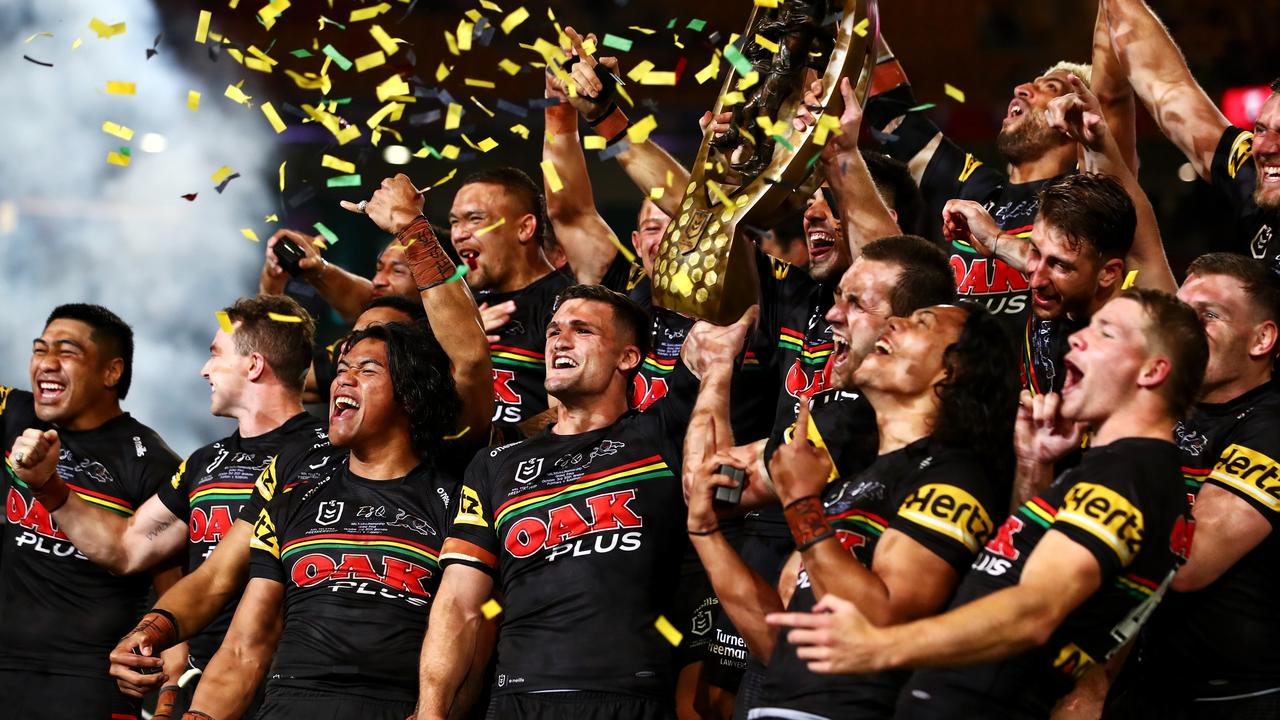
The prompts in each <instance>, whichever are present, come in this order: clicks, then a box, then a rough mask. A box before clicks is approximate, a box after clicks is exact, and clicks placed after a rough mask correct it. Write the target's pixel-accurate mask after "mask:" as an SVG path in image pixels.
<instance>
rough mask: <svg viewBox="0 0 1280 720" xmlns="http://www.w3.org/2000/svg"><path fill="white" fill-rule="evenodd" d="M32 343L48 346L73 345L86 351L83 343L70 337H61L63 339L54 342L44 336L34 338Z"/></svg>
mask: <svg viewBox="0 0 1280 720" xmlns="http://www.w3.org/2000/svg"><path fill="white" fill-rule="evenodd" d="M31 344H32V345H37V344H39V345H44V346H46V347H48V346H50V345H70V346H71V347H73V348H75V349H77V350H79V351H81V352H84V346H83V345H81V344H80V343H78V342H76V341H75V340H72V339H70V338H63V339H61V340H54V341H53V342H49V341H48V340H45V339H44V338H36V339H34V340H32V341H31Z"/></svg>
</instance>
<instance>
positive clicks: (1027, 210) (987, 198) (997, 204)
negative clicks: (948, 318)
mask: <svg viewBox="0 0 1280 720" xmlns="http://www.w3.org/2000/svg"><path fill="white" fill-rule="evenodd" d="M907 123H913V124H918V125H922V127H923V128H924V129H923V131H921V130H920V129H915V128H913V129H912V131H903V130H902V129H900V130H898V131H895V133H898V134H902V135H914V134H916V133H918V136H919V137H922V138H923V137H926V136H927V137H929V138H932V137H933V136H934V135H937V134H938V133H939V132H941V130H939V129H938V128H937V126H936V125H934V124H933V122H932V121H930V120H929V119H928V118H926V117H925V116H924V115H923V114H922V113H919V112H912V113H907V115H906V117H905V119H904V120H903V125H906V124H907ZM919 150H920V148H919V147H916V146H914V145H913V144H911V143H902V142H894V141H892V140H891V141H889V142H886V143H884V151H885V152H886V153H888V154H889V155H890V156H891V157H894V158H897V159H899V160H901V161H903V162H909V161H910V160H911V158H912V156H914V155H915V154H916V153H917V152H919ZM1057 179H1058V178H1050V179H1047V180H1037V181H1034V182H1028V183H1012V182H1009V178H1008V176H1007V175H1005V174H1004V173H1003V172H1001V171H1000V170H998V169H996V168H994V167H992V166H991V165H988V164H986V163H984V162H982V161H981V160H979V159H977V158H976V157H974V156H973V154H971V153H967V152H965V151H964V150H962V149H961V148H960V147H959V146H958V145H956V144H955V143H954V142H952V141H951V140H950V139H948V138H946V137H945V136H944V137H943V138H942V142H941V143H939V145H938V147H937V150H936V151H934V153H933V157H932V158H930V160H929V164H928V165H927V166H925V169H924V173H923V174H922V175H921V176H920V192H921V194H922V195H923V196H924V201H925V207H926V216H927V217H928V218H929V223H930V225H929V227H930V234H931V237H934V238H935V239H939V240H940V239H941V218H942V208H943V207H944V206H945V205H946V204H947V201H948V200H951V199H952V198H958V199H961V200H973V201H974V202H977V203H979V204H981V205H982V206H983V207H984V208H986V209H987V212H989V213H991V217H992V218H994V219H995V221H996V224H997V225H999V226H1000V229H1001V230H1004V231H1005V232H1007V233H1010V234H1012V235H1016V236H1018V237H1022V238H1027V237H1030V236H1031V226H1032V224H1034V222H1035V219H1036V212H1037V211H1038V210H1039V207H1040V201H1039V197H1038V193H1039V192H1040V189H1041V188H1042V187H1044V186H1045V185H1047V184H1049V183H1051V182H1053V181H1054V180H1057ZM950 245H951V246H950V248H948V250H949V251H950V253H951V269H952V270H953V271H954V272H955V274H956V292H957V293H958V294H959V295H960V296H961V298H962V299H967V300H975V301H977V302H980V303H982V304H983V305H986V306H987V309H989V310H990V311H991V312H992V313H994V314H995V316H996V317H997V318H999V319H1000V320H1001V321H1003V322H1004V323H1005V328H1006V329H1007V330H1008V332H1009V337H1018V336H1019V335H1020V334H1021V333H1022V331H1023V330H1024V329H1025V328H1024V323H1025V321H1026V316H1027V312H1028V311H1029V309H1030V302H1031V300H1030V297H1029V296H1030V287H1031V286H1030V284H1029V283H1028V281H1027V276H1026V275H1023V274H1022V273H1021V272H1019V271H1018V270H1015V269H1014V268H1012V267H1009V265H1007V264H1006V263H1005V262H1004V261H1003V260H998V259H996V258H988V257H983V256H982V255H981V254H980V253H979V252H978V251H977V250H975V249H974V248H973V247H972V246H971V245H969V244H968V243H964V242H958V241H957V242H951V243H950Z"/></svg>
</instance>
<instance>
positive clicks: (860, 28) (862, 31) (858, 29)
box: [853, 18, 871, 37]
mask: <svg viewBox="0 0 1280 720" xmlns="http://www.w3.org/2000/svg"><path fill="white" fill-rule="evenodd" d="M870 27H871V18H862V20H860V21H858V24H857V25H854V26H853V31H854V32H855V33H857V35H858V37H866V36H867V30H868V29H869V28H870Z"/></svg>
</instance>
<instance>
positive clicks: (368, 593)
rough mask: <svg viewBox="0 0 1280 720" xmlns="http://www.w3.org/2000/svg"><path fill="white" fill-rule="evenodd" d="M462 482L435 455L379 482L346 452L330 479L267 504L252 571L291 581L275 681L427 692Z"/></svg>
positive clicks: (351, 690) (392, 693)
mask: <svg viewBox="0 0 1280 720" xmlns="http://www.w3.org/2000/svg"><path fill="white" fill-rule="evenodd" d="M285 480H286V483H287V482H289V481H291V480H295V478H292V477H289V478H286V479H285ZM457 491H458V482H457V481H456V480H454V479H452V478H450V477H448V476H447V475H444V474H442V473H440V472H438V471H436V470H435V469H433V467H432V466H431V465H430V464H427V463H424V464H422V465H419V466H418V467H416V468H414V470H413V471H412V472H410V473H409V474H408V475H406V476H405V477H402V478H397V479H394V480H369V479H366V478H363V477H360V476H358V475H356V474H355V473H353V472H352V471H351V469H350V467H349V465H348V462H347V457H346V456H345V454H343V455H338V456H336V457H335V458H334V461H333V462H330V463H329V464H328V469H327V472H326V473H325V474H324V476H323V477H320V478H317V479H313V480H310V481H306V482H305V484H303V485H299V486H297V487H296V489H295V490H294V491H293V492H288V493H283V494H280V495H279V496H277V497H275V498H274V499H272V500H271V501H270V502H269V503H268V504H267V506H266V507H265V508H263V509H261V510H260V511H259V514H258V520H257V522H256V524H255V525H254V531H253V539H252V541H251V542H250V565H249V567H250V570H249V574H250V577H251V578H263V579H266V580H270V581H272V582H277V583H281V584H282V585H284V631H283V633H282V634H281V636H280V644H279V646H278V648H277V649H276V654H275V661H274V664H273V665H272V668H271V673H270V675H269V677H268V684H269V687H275V688H294V689H300V690H311V691H328V692H339V693H343V694H348V695H362V696H366V697H372V698H377V699H390V700H400V701H406V702H413V701H414V700H415V699H416V698H417V692H418V672H417V670H418V656H419V654H420V652H421V650H422V638H423V635H424V633H425V632H426V627H427V616H428V615H429V614H430V612H431V601H432V598H433V597H434V596H435V593H436V589H437V588H438V587H439V584H440V567H439V556H440V545H441V543H442V542H443V541H444V538H445V537H446V536H447V534H448V531H449V517H450V515H451V508H452V505H453V504H454V501H455V500H456V496H457Z"/></svg>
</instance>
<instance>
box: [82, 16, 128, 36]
mask: <svg viewBox="0 0 1280 720" xmlns="http://www.w3.org/2000/svg"><path fill="white" fill-rule="evenodd" d="M89 29H90V30H92V31H94V32H96V33H98V37H100V38H102V39H103V40H106V39H107V38H109V37H115V36H116V35H123V34H124V32H125V27H124V23H122V22H118V23H116V24H114V25H108V24H106V23H104V22H102V21H101V20H99V19H98V18H93V19H92V20H90V21H89Z"/></svg>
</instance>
